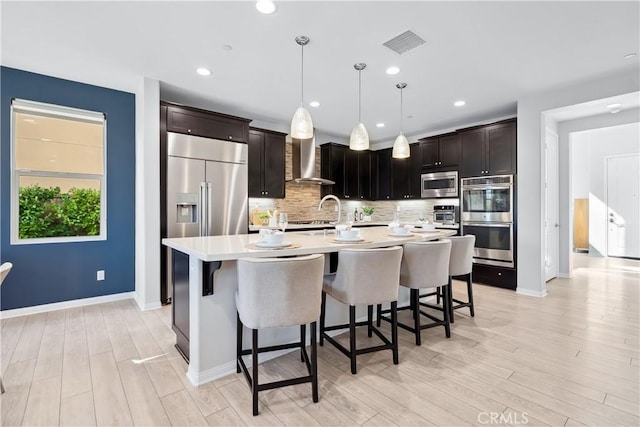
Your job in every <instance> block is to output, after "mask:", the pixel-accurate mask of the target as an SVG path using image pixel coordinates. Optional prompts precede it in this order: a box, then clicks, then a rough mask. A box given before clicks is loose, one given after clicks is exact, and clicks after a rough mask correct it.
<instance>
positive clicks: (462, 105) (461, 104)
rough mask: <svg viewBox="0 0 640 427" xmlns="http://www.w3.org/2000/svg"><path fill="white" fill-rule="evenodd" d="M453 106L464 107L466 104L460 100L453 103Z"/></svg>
mask: <svg viewBox="0 0 640 427" xmlns="http://www.w3.org/2000/svg"><path fill="white" fill-rule="evenodd" d="M453 105H454V106H456V107H464V106H465V105H467V102H466V101H462V100H460V101H456V102H454V103H453Z"/></svg>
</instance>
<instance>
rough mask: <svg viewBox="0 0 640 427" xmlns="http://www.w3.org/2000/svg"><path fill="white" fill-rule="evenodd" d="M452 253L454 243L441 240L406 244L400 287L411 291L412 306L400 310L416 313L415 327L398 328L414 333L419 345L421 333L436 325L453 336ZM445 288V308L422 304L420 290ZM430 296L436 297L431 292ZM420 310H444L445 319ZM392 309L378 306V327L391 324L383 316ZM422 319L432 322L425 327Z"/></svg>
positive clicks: (414, 317) (414, 316)
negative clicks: (451, 325)
mask: <svg viewBox="0 0 640 427" xmlns="http://www.w3.org/2000/svg"><path fill="white" fill-rule="evenodd" d="M450 252H451V242H450V241H449V240H440V241H435V242H409V243H405V244H404V249H403V252H402V264H401V266H400V286H404V287H406V288H409V289H410V303H409V305H407V306H405V307H400V308H398V311H400V310H411V311H412V312H413V326H410V325H406V324H404V323H401V322H398V326H399V327H401V328H402V329H406V330H407V331H409V332H413V333H414V334H415V338H416V345H421V344H422V339H421V331H422V330H423V329H427V328H433V327H436V326H444V330H445V335H446V337H447V338H449V337H451V330H450V327H449V314H450V309H449V301H450V300H449V291H450V287H449V254H450ZM434 287H435V288H440V287H442V293H443V300H442V301H443V305H442V307H441V306H439V305H433V304H430V303H427V302H420V295H419V293H420V289H423V288H434ZM426 295H435V293H429V294H426ZM420 307H427V308H431V309H435V310H439V311H442V319H438V318H437V317H435V316H433V315H431V314H429V313H427V312H425V311H423V310H421V308H420ZM388 312H389V310H382V306H381V305H378V325H379V324H380V320H385V321H390V319H389V318H388V317H385V316H382V314H384V313H388ZM421 316H425V317H427V318H428V319H430V320H431V322H429V323H426V324H421V319H420V317H421Z"/></svg>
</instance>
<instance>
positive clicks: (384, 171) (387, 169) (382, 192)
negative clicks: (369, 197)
mask: <svg viewBox="0 0 640 427" xmlns="http://www.w3.org/2000/svg"><path fill="white" fill-rule="evenodd" d="M391 152H392V149H391V148H386V149H384V150H379V151H376V152H375V158H376V194H375V198H376V200H391V198H392V193H391V159H392V157H391V154H392V153H391Z"/></svg>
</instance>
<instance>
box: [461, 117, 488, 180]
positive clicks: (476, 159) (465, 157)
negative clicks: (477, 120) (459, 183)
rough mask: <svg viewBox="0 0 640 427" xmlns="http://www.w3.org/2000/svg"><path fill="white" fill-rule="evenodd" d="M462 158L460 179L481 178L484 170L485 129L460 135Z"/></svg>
mask: <svg viewBox="0 0 640 427" xmlns="http://www.w3.org/2000/svg"><path fill="white" fill-rule="evenodd" d="M460 143H461V146H462V156H461V162H460V163H461V164H460V177H461V178H464V177H471V176H482V175H484V173H483V171H484V170H485V129H484V128H480V129H474V130H469V131H466V132H461V133H460Z"/></svg>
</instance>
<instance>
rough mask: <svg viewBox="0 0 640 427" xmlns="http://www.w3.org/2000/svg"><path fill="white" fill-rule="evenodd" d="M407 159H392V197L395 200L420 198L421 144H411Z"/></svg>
mask: <svg viewBox="0 0 640 427" xmlns="http://www.w3.org/2000/svg"><path fill="white" fill-rule="evenodd" d="M409 148H410V150H411V152H410V156H409V158H407V159H393V158H392V159H391V184H392V198H393V199H394V200H406V199H419V198H420V197H421V194H420V169H421V167H422V156H421V153H420V144H410V145H409Z"/></svg>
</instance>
